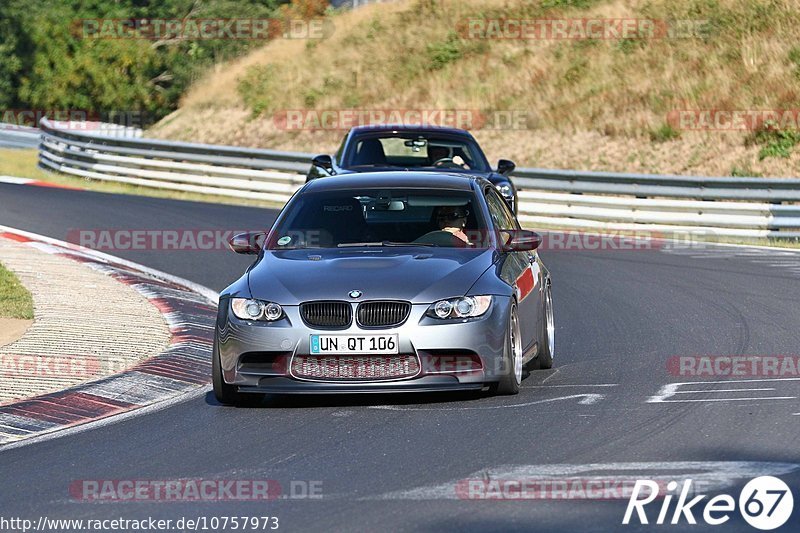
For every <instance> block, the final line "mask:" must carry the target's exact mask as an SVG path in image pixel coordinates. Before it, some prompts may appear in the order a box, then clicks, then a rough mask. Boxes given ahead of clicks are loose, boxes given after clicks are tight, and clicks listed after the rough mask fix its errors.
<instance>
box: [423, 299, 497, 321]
mask: <svg viewBox="0 0 800 533" xmlns="http://www.w3.org/2000/svg"><path fill="white" fill-rule="evenodd" d="M491 305H492V297H491V296H463V297H461V298H449V299H447V300H439V301H438V302H434V303H433V304H432V305H431V306H430V307H429V308H428V310H427V311H426V312H425V314H426V315H428V316H429V317H432V318H439V319H442V320H448V319H454V318H455V319H457V318H475V317H477V316H481V315H483V314H485V313H486V311H488V310H489V307H491Z"/></svg>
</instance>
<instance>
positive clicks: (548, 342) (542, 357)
mask: <svg viewBox="0 0 800 533" xmlns="http://www.w3.org/2000/svg"><path fill="white" fill-rule="evenodd" d="M542 330H543V331H542V342H541V343H540V346H541V348H539V355H537V356H536V358H535V359H534V360H533V366H534V367H535V368H537V369H542V370H546V369H548V368H553V352H554V351H555V334H556V327H555V321H554V320H553V289H552V287H551V285H550V282H549V281H548V282H547V287H546V288H545V292H544V327H543V328H542Z"/></svg>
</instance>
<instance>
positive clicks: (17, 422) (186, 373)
mask: <svg viewBox="0 0 800 533" xmlns="http://www.w3.org/2000/svg"><path fill="white" fill-rule="evenodd" d="M0 237H3V238H7V239H12V240H15V241H17V242H21V243H25V244H27V245H29V246H32V247H35V248H37V249H39V250H42V251H44V252H47V253H51V254H59V255H62V256H64V257H68V258H70V259H73V260H75V261H79V262H81V263H83V264H85V265H86V266H87V267H89V268H92V269H95V270H97V271H100V272H103V273H105V274H107V275H109V276H112V277H113V278H115V279H116V280H118V281H120V282H122V283H125V284H127V285H129V286H131V287H132V288H133V289H134V290H136V291H137V292H139V293H140V294H142V295H143V296H145V297H146V298H147V299H148V300H149V302H150V303H151V304H153V305H154V306H155V307H156V308H158V310H159V311H160V312H161V314H162V316H163V317H164V319H165V320H166V322H167V324H168V325H169V329H170V333H171V335H172V337H171V339H170V344H169V346H168V347H167V348H166V350H164V351H163V352H162V353H160V354H157V355H154V356H153V357H150V358H148V359H145V360H143V361H141V362H140V363H138V364H136V365H135V366H133V367H131V368H129V369H127V370H125V371H123V372H121V373H119V374H114V375H111V376H106V377H103V378H101V379H98V380H95V381H91V382H87V383H83V384H80V385H76V386H74V387H70V388H68V389H64V390H61V391H58V392H52V393H48V394H42V395H39V396H34V397H31V398H25V399H23V400H18V401H14V402H12V403H7V404H2V405H0V449H5V448H8V447H13V446H14V445H15V444H22V443H23V442H20V441H24V443H27V442H28V441H29V440H40V438H39V437H44V436H49V435H54V434H55V433H56V432H59V433H63V432H64V430H66V429H68V428H75V427H77V426H82V427H83V426H84V425H90V426H91V425H94V424H92V423H96V422H99V421H105V420H107V419H109V417H117V416H118V415H121V414H124V413H129V412H132V411H136V410H141V409H143V408H152V407H155V406H158V405H161V404H167V403H172V402H170V400H175V399H181V398H185V397H187V396H191V393H193V392H205V391H207V390H208V383H209V381H210V376H211V347H212V343H213V336H214V323H215V320H216V307H217V300H218V295H217V293H216V292H214V291H212V290H211V289H208V288H206V287H203V286H200V285H197V284H195V283H192V282H190V281H188V280H184V279H181V278H178V277H175V276H172V275H170V274H166V273H163V272H159V271H156V270H152V269H150V268H147V267H145V266H142V265H137V264H136V263H132V262H129V261H126V260H123V259H119V258H116V257H113V256H110V255H108V254H104V253H102V252H97V251H94V250H89V249H86V248H83V247H80V246H77V245H74V244H69V243H66V242H63V241H58V240H55V239H51V238H49V237H44V236H42V235H36V234H34V233H29V232H25V231H21V230H17V229H13V228H8V227H6V226H0ZM108 337H109V342H114V336H113V331H109V332H108ZM144 410H146V411H149V410H150V409H144Z"/></svg>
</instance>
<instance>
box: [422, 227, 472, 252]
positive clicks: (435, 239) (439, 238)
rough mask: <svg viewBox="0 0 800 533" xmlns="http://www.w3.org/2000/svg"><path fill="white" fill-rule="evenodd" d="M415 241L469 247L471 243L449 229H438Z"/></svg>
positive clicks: (453, 246) (435, 244)
mask: <svg viewBox="0 0 800 533" xmlns="http://www.w3.org/2000/svg"><path fill="white" fill-rule="evenodd" d="M413 242H418V243H424V244H432V245H434V246H446V247H448V248H468V247H469V246H470V245H469V244H467V243H466V242H464V241H462V240H461V239H459V238H458V237H456V236H455V235H453V234H452V233H450V232H449V231H444V230H437V231H431V232H428V233H426V234H425V235H423V236H421V237H417V238H416V239H414V241H413Z"/></svg>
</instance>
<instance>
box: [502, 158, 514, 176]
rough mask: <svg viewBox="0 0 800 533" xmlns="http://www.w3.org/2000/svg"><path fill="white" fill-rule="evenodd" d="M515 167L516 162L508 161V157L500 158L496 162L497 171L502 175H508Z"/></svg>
mask: <svg viewBox="0 0 800 533" xmlns="http://www.w3.org/2000/svg"><path fill="white" fill-rule="evenodd" d="M515 168H517V165H516V163H514V162H513V161H509V160H508V159H501V160H499V161H498V162H497V173H498V174H502V175H503V176H508V175H509V174H511V173H512V172H514V169H515Z"/></svg>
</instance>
